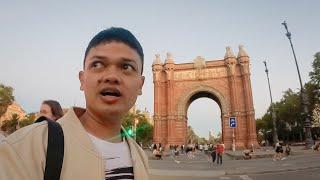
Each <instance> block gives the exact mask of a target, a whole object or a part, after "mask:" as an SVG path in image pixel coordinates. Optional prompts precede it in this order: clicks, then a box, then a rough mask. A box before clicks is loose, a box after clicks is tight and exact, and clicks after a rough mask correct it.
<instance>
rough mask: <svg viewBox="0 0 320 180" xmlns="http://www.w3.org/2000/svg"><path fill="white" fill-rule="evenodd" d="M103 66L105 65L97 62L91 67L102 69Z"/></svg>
mask: <svg viewBox="0 0 320 180" xmlns="http://www.w3.org/2000/svg"><path fill="white" fill-rule="evenodd" d="M102 66H103V64H102V63H101V62H99V61H95V62H93V63H92V64H91V67H93V68H101V67H102Z"/></svg>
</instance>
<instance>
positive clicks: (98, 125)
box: [79, 109, 122, 143]
mask: <svg viewBox="0 0 320 180" xmlns="http://www.w3.org/2000/svg"><path fill="white" fill-rule="evenodd" d="M79 119H80V122H81V124H82V125H83V127H84V128H85V130H86V131H87V132H88V133H90V134H91V135H93V136H96V137H97V138H100V139H103V140H106V141H108V142H112V143H117V142H121V141H122V136H121V120H120V119H119V120H117V121H115V120H109V119H106V118H100V117H97V116H95V115H94V114H93V113H90V112H89V111H88V109H87V110H86V112H85V113H84V114H83V115H82V116H81V117H79Z"/></svg>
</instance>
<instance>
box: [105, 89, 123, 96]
mask: <svg viewBox="0 0 320 180" xmlns="http://www.w3.org/2000/svg"><path fill="white" fill-rule="evenodd" d="M100 94H101V95H102V96H115V97H120V96H121V93H120V91H119V90H117V89H108V88H106V89H103V90H102V91H100Z"/></svg>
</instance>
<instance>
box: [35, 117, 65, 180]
mask: <svg viewBox="0 0 320 180" xmlns="http://www.w3.org/2000/svg"><path fill="white" fill-rule="evenodd" d="M41 121H47V122H48V147H47V157H46V167H45V172H44V180H59V179H60V174H61V168H62V163H63V156H64V136H63V130H62V128H61V126H60V124H59V123H57V122H55V121H53V120H50V119H48V118H46V117H44V116H41V117H40V118H38V119H37V120H36V121H35V122H41Z"/></svg>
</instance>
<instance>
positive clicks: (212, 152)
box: [211, 146, 217, 163]
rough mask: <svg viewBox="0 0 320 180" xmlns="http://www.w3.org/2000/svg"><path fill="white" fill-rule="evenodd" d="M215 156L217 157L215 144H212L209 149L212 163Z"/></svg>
mask: <svg viewBox="0 0 320 180" xmlns="http://www.w3.org/2000/svg"><path fill="white" fill-rule="evenodd" d="M216 157H217V148H216V146H213V147H212V151H211V158H212V163H214V162H215V161H216Z"/></svg>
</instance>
